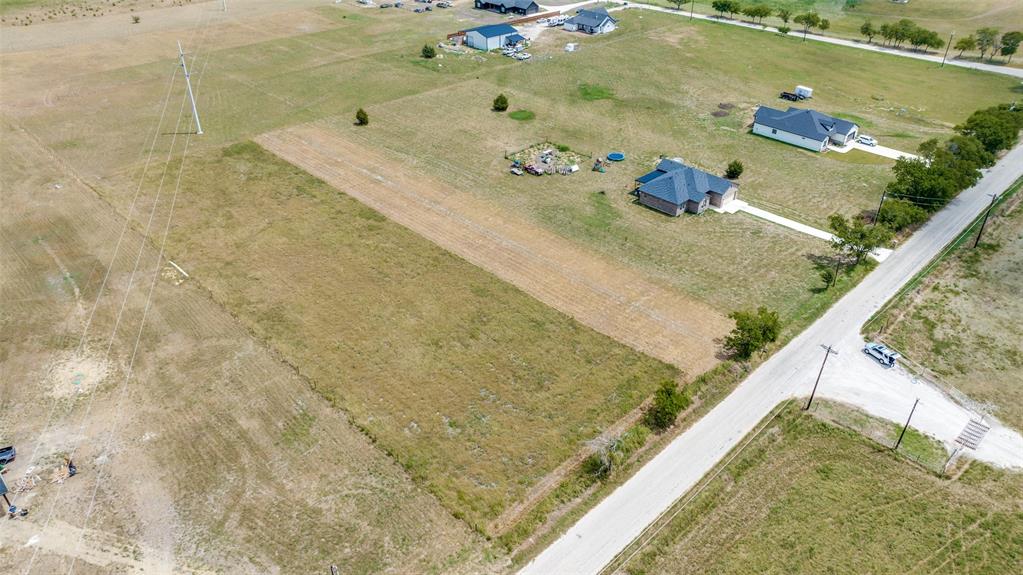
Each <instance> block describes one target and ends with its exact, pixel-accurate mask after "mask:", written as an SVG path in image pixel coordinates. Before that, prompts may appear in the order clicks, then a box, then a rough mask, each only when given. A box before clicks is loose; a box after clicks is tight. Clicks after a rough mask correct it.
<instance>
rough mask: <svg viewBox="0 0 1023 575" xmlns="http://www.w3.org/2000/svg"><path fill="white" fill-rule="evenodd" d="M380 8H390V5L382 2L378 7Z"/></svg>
mask: <svg viewBox="0 0 1023 575" xmlns="http://www.w3.org/2000/svg"><path fill="white" fill-rule="evenodd" d="M380 7H381V8H390V7H391V5H390V4H388V3H387V2H384V3H383V4H381V5H380Z"/></svg>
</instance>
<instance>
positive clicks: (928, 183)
mask: <svg viewBox="0 0 1023 575" xmlns="http://www.w3.org/2000/svg"><path fill="white" fill-rule="evenodd" d="M955 130H956V132H957V134H956V135H955V136H952V137H951V138H949V139H948V140H945V141H944V142H940V141H939V140H937V139H931V140H928V141H926V142H924V143H923V144H921V145H920V148H919V152H920V156H919V157H918V158H913V159H910V158H900V159H899V160H897V161H896V162H895V167H894V168H893V171H894V172H895V179H894V180H893V181H891V182H889V183H888V186H887V187H886V188H885V195H886V197H887V198H888V199H887V201H885V202H883V203H882V205H881V208H880V210H879V211H878V213H877V216H876V217H877V222H878V223H881V224H883V225H885V226H886V227H888V228H890V229H891V230H892V231H895V232H898V231H901V230H902V229H904V228H906V227H908V226H911V225H914V224H917V223H920V222H922V221H924V220H926V219H927V218H928V217H929V215H930V213H932V212H935V211H937V210H939V209H940V208H941V207H942V206H944V205H945V204H946V203H948V202H949V200H951V199H952V198H954V197H956V195H958V194H959V192H961V191H963V190H965V189H966V188H969V187H970V186H972V185H974V184H976V183H977V181H978V180H980V177H981V172H980V170H981V169H983V168H988V167H991V166H992V165H994V163H995V157H996V154H997V153H998V152H1001V151H1003V150H1008V149H1009V148H1012V147H1013V146H1015V145H1016V142H1017V141H1018V140H1019V133H1020V130H1023V108H1020V107H1017V106H1016V105H1015V104H1012V105H1010V104H1002V105H1000V106H994V107H991V108H986V109H984V110H977V111H976V112H974V113H973V114H971V115H970V117H969V118H967V119H966V121H965V122H963V123H962V124H960V125H958V126H956V128H955Z"/></svg>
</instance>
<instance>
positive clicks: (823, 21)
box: [817, 18, 831, 32]
mask: <svg viewBox="0 0 1023 575" xmlns="http://www.w3.org/2000/svg"><path fill="white" fill-rule="evenodd" d="M817 27H818V28H820V30H821V32H823V31H824V30H827V29H828V28H831V20H828V19H827V18H821V22H820V24H817Z"/></svg>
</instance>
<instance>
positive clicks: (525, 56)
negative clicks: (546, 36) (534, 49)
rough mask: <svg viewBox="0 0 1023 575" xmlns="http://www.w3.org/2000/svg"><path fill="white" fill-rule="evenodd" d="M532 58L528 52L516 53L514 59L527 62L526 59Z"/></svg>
mask: <svg viewBox="0 0 1023 575" xmlns="http://www.w3.org/2000/svg"><path fill="white" fill-rule="evenodd" d="M532 57H533V56H532V55H530V53H529V52H517V53H516V54H515V59H516V60H528V59H530V58H532Z"/></svg>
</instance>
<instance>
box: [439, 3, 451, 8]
mask: <svg viewBox="0 0 1023 575" xmlns="http://www.w3.org/2000/svg"><path fill="white" fill-rule="evenodd" d="M437 7H438V8H451V2H437Z"/></svg>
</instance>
